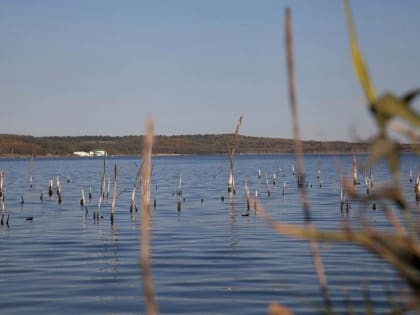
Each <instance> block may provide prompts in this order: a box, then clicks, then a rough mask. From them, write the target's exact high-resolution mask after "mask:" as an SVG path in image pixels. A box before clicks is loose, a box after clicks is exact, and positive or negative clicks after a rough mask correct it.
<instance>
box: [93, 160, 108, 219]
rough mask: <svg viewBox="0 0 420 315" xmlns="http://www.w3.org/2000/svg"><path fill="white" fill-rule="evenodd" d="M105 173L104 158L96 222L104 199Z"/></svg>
mask: <svg viewBox="0 0 420 315" xmlns="http://www.w3.org/2000/svg"><path fill="white" fill-rule="evenodd" d="M105 172H106V159H105V156H104V163H103V168H102V175H101V190H100V194H99V200H98V208H97V209H96V220H99V218H100V215H99V213H100V210H101V206H102V201H103V199H104V197H105ZM90 193H91V191H89V195H90ZM93 218H94V219H95V213H94V214H93Z"/></svg>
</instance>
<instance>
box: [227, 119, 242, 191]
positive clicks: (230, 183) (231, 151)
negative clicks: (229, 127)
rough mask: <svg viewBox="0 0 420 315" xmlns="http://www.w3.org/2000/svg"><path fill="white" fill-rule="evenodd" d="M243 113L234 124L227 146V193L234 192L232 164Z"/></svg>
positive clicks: (233, 166)
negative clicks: (228, 146)
mask: <svg viewBox="0 0 420 315" xmlns="http://www.w3.org/2000/svg"><path fill="white" fill-rule="evenodd" d="M243 118H244V117H243V115H241V117H239V120H238V123H237V124H236V128H235V134H234V135H233V141H232V144H231V146H230V148H229V162H230V163H229V164H230V168H229V180H228V192H229V193H233V194H235V193H236V191H235V164H234V156H235V151H236V149H237V147H238V141H239V137H238V136H239V128H240V127H241V124H242V120H243Z"/></svg>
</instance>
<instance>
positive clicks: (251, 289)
mask: <svg viewBox="0 0 420 315" xmlns="http://www.w3.org/2000/svg"><path fill="white" fill-rule="evenodd" d="M365 158H366V156H359V162H360V164H362V160H363V159H365ZM319 161H320V163H321V180H322V187H320V185H319V182H318V181H317V165H318V163H319ZM114 162H117V164H118V168H119V192H120V193H121V194H120V196H119V198H118V200H117V206H116V212H115V218H114V225H111V224H110V220H109V212H110V203H111V200H110V199H109V200H105V201H104V205H103V206H102V208H101V210H100V211H101V215H102V216H103V219H101V220H99V222H96V221H94V219H93V213H94V211H95V210H96V208H97V204H98V197H99V196H98V195H99V189H100V183H99V182H100V177H101V171H102V165H103V163H102V160H101V159H84V158H78V159H61V158H60V159H35V160H34V161H33V162H30V160H28V159H3V160H0V168H1V169H3V170H4V172H5V180H4V190H5V196H6V209H5V211H6V216H7V214H9V215H10V219H9V226H8V227H7V226H6V225H3V226H1V227H0V296H1V302H0V313H1V314H58V313H60V314H76V313H82V314H87V313H88V314H115V313H132V314H142V313H144V304H143V295H142V294H143V293H142V292H143V291H142V277H141V271H140V268H139V264H138V261H139V224H140V212H134V213H130V211H129V205H130V195H131V189H132V185H133V183H134V180H135V176H136V172H137V168H138V165H139V162H140V160H139V158H110V157H109V158H108V159H107V174H108V175H112V171H113V166H114ZM235 162H236V163H235V168H236V187H237V194H236V196H235V197H234V198H233V199H231V198H229V196H228V194H227V192H226V188H227V178H228V165H229V161H228V157H227V156H181V157H156V158H154V159H153V176H152V200H156V209H154V210H153V211H152V232H151V233H152V258H153V266H152V271H153V281H154V285H155V292H156V296H157V301H158V304H159V309H160V312H161V313H162V314H264V313H266V309H267V305H268V304H269V303H271V302H278V303H282V304H284V305H286V306H288V307H291V308H292V309H293V310H294V311H295V312H296V313H297V314H318V313H320V312H321V310H322V299H321V297H320V296H321V295H320V293H319V288H318V284H317V280H316V276H315V272H314V267H313V264H312V258H311V254H310V250H309V245H308V243H307V242H305V241H298V240H294V239H291V238H288V237H286V236H283V235H279V234H277V233H276V232H274V231H273V230H272V229H270V228H269V227H268V226H267V224H266V223H265V222H263V221H262V220H261V219H259V218H258V217H256V216H255V212H254V210H253V209H252V208H251V211H250V215H249V216H243V214H245V213H246V202H245V197H244V196H245V193H244V181H245V178H247V179H248V185H249V188H250V191H251V194H252V195H254V192H255V190H258V198H259V201H260V203H261V205H262V206H263V207H264V208H265V209H266V210H267V211H268V213H269V214H270V215H271V216H272V217H273V218H274V219H277V220H280V219H281V220H284V221H286V222H290V223H303V222H304V218H303V212H302V207H301V202H300V199H299V195H298V190H297V188H296V177H294V176H293V175H292V173H291V164H292V162H293V156H291V155H270V156H238V157H236V159H235ZM417 166H418V160H417V158H416V157H415V156H414V155H404V156H403V159H402V163H401V168H402V173H401V174H402V184H403V187H404V189H405V192H406V195H407V199H408V201H409V204H410V207H412V208H413V209H415V208H416V204H415V200H414V193H413V185H414V184H413V183H409V175H408V174H409V170H413V173H416V170H417ZM30 169H32V175H33V187H32V189H30V187H29V172H30ZM258 169H261V173H262V177H261V179H258V177H257V170H258ZM340 169H341V171H342V172H343V173H344V174H345V175H350V174H351V156H350V155H333V156H327V155H320V156H319V155H307V156H306V157H305V173H306V180H307V181H308V195H309V201H310V205H311V211H312V215H313V221H314V224H315V225H316V226H318V227H322V228H324V229H338V228H340V226H341V224H342V223H343V220H344V221H345V220H351V221H352V222H356V223H355V224H356V225H357V221H358V220H357V218H358V217H359V216H360V214H361V213H364V214H365V216H366V218H367V219H368V221H369V222H370V223H371V224H372V225H374V226H376V227H378V228H381V229H390V227H389V225H388V223H387V221H386V219H385V218H384V216H383V214H382V212H381V211H380V209H377V210H376V211H374V210H372V207H371V206H372V205H371V204H366V205H365V204H362V203H361V202H358V201H352V202H351V205H352V208H351V209H350V211H349V213H348V214H346V213H345V212H344V213H342V212H341V211H340V204H339V198H340V186H339V175H338V173H339V170H340ZM372 171H373V175H374V183H375V185H379V183H380V182H384V181H389V175H388V173H387V171H386V168H385V167H384V165H383V164H380V165H378V166H377V167H375V168H374V169H373V170H372ZM265 172H267V176H268V180H269V183H270V190H271V195H270V196H268V195H267V193H266V187H265V178H264V174H265ZM273 172H276V175H277V178H276V179H277V183H276V185H274V186H273V185H272V181H273V179H272V176H273V175H272V174H273ZM179 174H182V190H183V197H184V198H185V201H184V202H183V203H182V208H181V211H179V212H178V211H177V197H176V194H175V195H174V192H175V191H176V190H177V188H178V176H179ZM57 175H59V176H60V181H61V186H62V195H63V201H62V204H61V205H59V204H58V202H57V196H56V195H55V194H54V196H53V197H52V199H49V198H48V194H47V192H48V186H47V185H48V180H49V179H50V178H53V179H54V182H55V178H56V176H57ZM67 176H69V177H70V179H71V181H70V183H66V177H67ZM359 178H360V181H363V173H362V170H361V167H360V173H359ZM414 180H415V178H414ZM284 182H286V189H285V194H284V195H283V194H282V187H283V183H284ZM311 185H312V187H311ZM81 186H83V187H84V189H85V192H86V197H87V195H88V190H89V186H91V187H92V193H93V198H92V200H91V201H88V203H89V205H88V209H89V212H88V214H87V215H85V214H84V211H83V210H82V208H81V207H80V205H79V201H80V196H81V193H80V187H81ZM357 189H358V190H359V191H360V192H364V191H365V186H364V184H363V185H362V184H361V185H359V186H358V187H357ZM41 190H42V191H43V193H44V201H42V202H41V201H40V198H39V197H40V192H41ZM111 193H112V183H111ZM111 193H110V194H111ZM21 195H23V198H24V201H25V202H24V204H23V205H21ZM221 196H224V197H225V200H224V202H222V201H221ZM201 200H202V201H201ZM136 202H137V204H139V193H138V192H137V194H136ZM28 217H33V220H26V218H28ZM319 247H320V252H321V255H322V258H323V263H324V267H325V270H326V274H327V278H328V283H329V291H330V295H331V298H332V300H333V306H334V310H335V311H337V312H344V310H347V307H348V303H349V302H348V301H349V300H350V303H351V305H352V307H353V308H354V309H356V310H358V311H359V312H364V302H365V293H366V292H365V291H369V294H370V297H371V299H372V300H373V301H374V305H373V306H374V310H375V312H376V313H385V312H386V310H389V308H390V306H389V301H390V300H391V301H401V299H402V295H403V293H404V292H405V291H406V287H405V286H404V284H403V282H402V281H401V280H399V278H398V275H397V274H396V273H395V272H394V271H393V270H392V269H391V268H390V267H389V266H388V265H387V264H385V263H384V262H383V261H382V260H381V259H380V258H378V257H376V256H374V255H372V254H370V253H368V252H367V251H365V250H363V249H361V248H359V247H357V246H353V245H350V244H335V243H322V244H319ZM346 301H347V302H346Z"/></svg>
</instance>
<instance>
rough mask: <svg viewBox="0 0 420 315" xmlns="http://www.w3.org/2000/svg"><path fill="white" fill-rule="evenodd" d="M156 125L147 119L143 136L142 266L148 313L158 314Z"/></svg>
mask: <svg viewBox="0 0 420 315" xmlns="http://www.w3.org/2000/svg"><path fill="white" fill-rule="evenodd" d="M153 133H154V125H153V121H152V120H151V119H147V120H146V133H145V135H144V137H143V163H142V166H141V176H140V177H141V228H140V233H141V236H140V237H141V243H140V246H141V247H140V266H141V269H142V271H143V290H144V299H145V306H146V312H147V314H153V315H154V314H158V308H157V304H156V301H155V294H154V290H153V281H152V270H151V261H150V232H149V230H150V176H151V164H152V146H153Z"/></svg>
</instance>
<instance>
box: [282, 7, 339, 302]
mask: <svg viewBox="0 0 420 315" xmlns="http://www.w3.org/2000/svg"><path fill="white" fill-rule="evenodd" d="M291 19H292V18H291V12H290V8H289V7H286V9H285V37H286V56H287V77H288V87H289V89H288V90H289V101H290V109H291V113H292V122H293V139H294V147H295V156H296V166H297V171H298V178H301V179H302V180H303V181H304V179H303V175H304V174H303V149H302V143H301V141H300V134H299V123H298V114H297V102H296V96H295V77H294V64H293V45H292V41H293V38H292V23H291ZM299 192H300V197H301V200H302V206H303V211H304V215H305V222H306V226H307V227H308V228H312V222H311V213H310V209H309V203H308V198H307V195H306V191H305V187H304V185H302V187H301V188H300V189H299ZM309 243H310V247H311V254H312V258H313V261H314V266H315V270H316V273H317V277H318V282H319V286H320V289H321V293H322V295H323V298H324V303H325V306H326V308H327V310H331V301H330V298H329V293H328V284H327V278H326V276H325V272H324V267H323V264H322V259H321V256H320V254H319V250H318V243H317V242H316V240H310V241H309Z"/></svg>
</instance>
